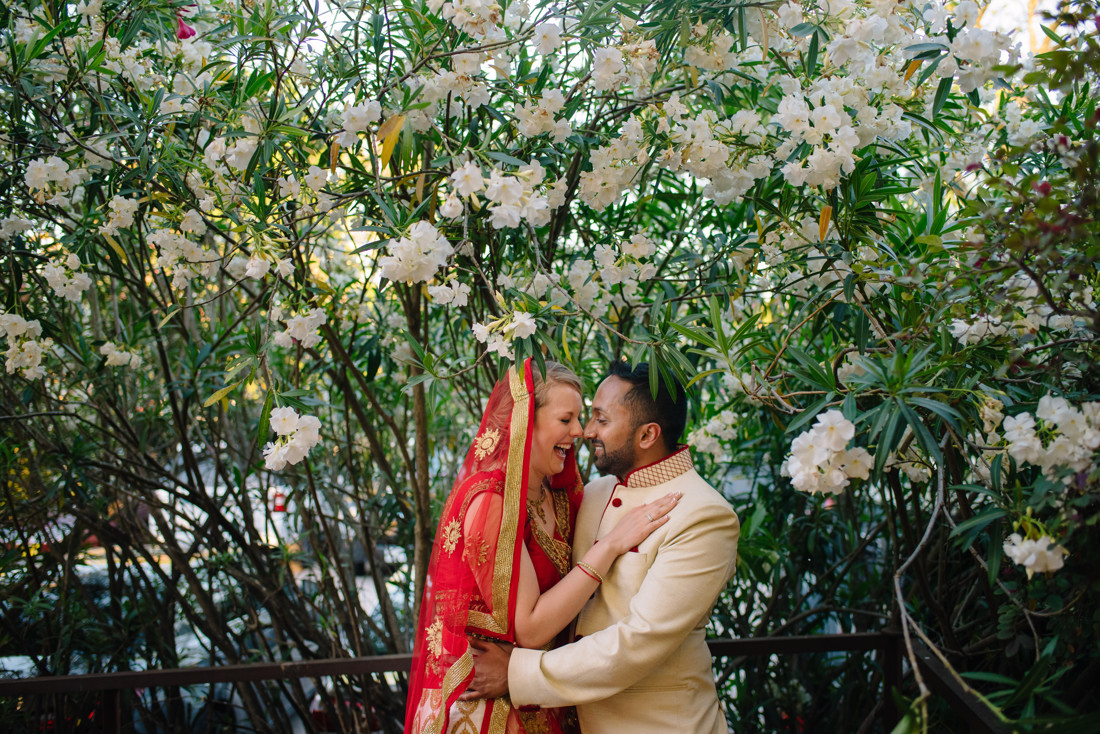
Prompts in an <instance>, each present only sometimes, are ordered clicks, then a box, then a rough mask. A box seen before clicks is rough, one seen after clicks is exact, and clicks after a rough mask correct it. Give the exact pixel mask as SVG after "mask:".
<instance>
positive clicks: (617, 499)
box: [611, 497, 623, 507]
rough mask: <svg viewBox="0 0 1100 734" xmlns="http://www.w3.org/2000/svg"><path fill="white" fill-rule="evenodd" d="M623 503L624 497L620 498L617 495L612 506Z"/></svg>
mask: <svg viewBox="0 0 1100 734" xmlns="http://www.w3.org/2000/svg"><path fill="white" fill-rule="evenodd" d="M622 503H623V501H622V499H620V498H618V497H616V498H615V499H613V500H611V506H612V507H618V506H619V505H621V504H622Z"/></svg>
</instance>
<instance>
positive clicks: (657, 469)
mask: <svg viewBox="0 0 1100 734" xmlns="http://www.w3.org/2000/svg"><path fill="white" fill-rule="evenodd" d="M694 468H695V462H694V461H692V459H691V449H690V448H689V447H688V446H681V447H680V448H678V449H677V450H676V451H674V452H673V453H671V454H669V455H668V456H666V457H665V458H663V459H661V460H660V461H655V462H653V463H652V464H648V465H646V466H643V467H642V468H641V469H635V470H634V471H632V472H630V473H629V474H627V475H626V478H625V479H624V480H623V482H622V483H623V484H624V485H626V486H627V487H656V486H657V485H658V484H664V483H665V482H671V481H672V480H673V479H675V478H676V477H678V476H680V475H681V474H686V473H687V472H689V471H691V470H692V469H694Z"/></svg>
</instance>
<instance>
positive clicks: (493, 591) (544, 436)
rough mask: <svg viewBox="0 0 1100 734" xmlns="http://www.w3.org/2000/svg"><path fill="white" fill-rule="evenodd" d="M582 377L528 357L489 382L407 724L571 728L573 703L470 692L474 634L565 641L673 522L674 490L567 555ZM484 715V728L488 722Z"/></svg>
mask: <svg viewBox="0 0 1100 734" xmlns="http://www.w3.org/2000/svg"><path fill="white" fill-rule="evenodd" d="M581 410H582V402H581V382H580V379H579V378H578V377H577V376H576V375H575V374H573V372H572V371H570V370H569V369H568V368H567V367H565V366H563V365H561V364H558V363H556V362H547V363H546V370H545V376H543V375H541V374H539V370H538V369H537V368H533V367H532V364H531V360H530V359H528V360H526V362H525V363H524V364H523V366H522V368H520V369H517V368H516V367H513V368H512V369H510V370H509V371H508V375H507V376H506V377H504V378H503V379H501V380H500V381H499V382H498V383H497V384H496V386H495V387H494V388H493V392H492V394H491V395H490V396H489V402H488V404H487V405H486V408H485V413H484V415H483V417H482V419H481V426H480V429H479V430H478V433H477V437H476V438H475V439H474V442H473V445H472V446H471V447H470V450H469V452H468V453H467V455H466V460H465V462H464V463H463V465H462V469H461V470H460V471H459V473H458V477H457V478H456V480H455V484H454V488H453V489H452V490H451V493H450V495H449V496H448V498H447V502H446V504H445V505H444V507H443V514H442V516H441V517H440V521H439V527H438V529H437V531H436V537H435V545H434V546H433V549H432V558H431V562H430V563H429V567H428V577H427V580H426V582H425V585H424V598H423V600H422V602H421V605H420V623H419V626H418V627H417V634H416V646H415V650H414V654H413V666H412V675H411V678H410V680H409V696H408V701H407V704H406V712H405V732H406V734H421V733H422V732H433V733H439V734H443V732H454V733H465V732H470V734H478V733H479V732H483V731H488V732H494V733H495V732H501V733H504V734H520V733H526V734H536V733H539V734H541V733H542V732H551V733H553V734H567V733H568V732H575V731H577V729H576V717H575V714H574V713H573V710H572V709H534V710H530V711H528V710H520V709H516V708H514V707H512V706H511V704H510V703H509V701H508V699H507V698H499V699H488V700H476V701H464V700H459V696H461V695H462V693H463V692H464V691H465V690H466V687H467V686H468V685H469V683H470V679H471V678H472V675H473V657H472V652H471V648H470V643H469V638H470V637H474V638H480V639H483V640H491V641H494V642H506V643H511V644H514V645H519V646H521V647H544V648H550V647H553V646H556V645H558V644H563V643H564V642H567V641H568V640H567V639H564V638H566V637H567V635H568V633H567V632H565V633H563V630H565V628H566V627H567V626H568V625H569V623H570V622H571V621H572V620H573V618H574V617H576V615H577V613H578V612H580V610H581V607H583V606H584V604H585V602H586V601H588V599H589V597H591V596H592V594H593V593H594V592H595V591H596V590H597V588H598V587H599V585H600V583H602V581H603V576H604V574H606V573H607V572H608V570H609V569H610V568H611V564H612V563H613V562H614V561H615V559H616V558H618V557H619V556H620V555H621V554H623V553H625V552H627V551H629V550H630V549H632V548H634V547H635V546H637V545H638V543H640V542H641V541H642V540H644V539H645V538H646V537H648V536H649V534H650V533H651V532H653V531H654V530H655V529H657V528H658V527H660V526H661V525H662V524H664V523H665V522H666V521H667V519H668V518H667V517H666V514H667V513H668V511H669V510H671V509H672V507H673V506H675V504H676V502H677V501H678V499H679V497H678V496H677V495H668V496H666V497H664V498H662V499H660V500H658V501H656V502H652V503H650V504H649V505H648V506H646V505H642V506H640V507H638V508H636V509H635V510H633V511H631V513H629V514H628V515H626V516H625V517H624V518H623V519H622V520H621V521H620V522H619V524H618V525H617V526H616V527H615V529H614V530H613V531H612V532H611V533H610V534H609V535H608V536H607V537H605V538H603V539H602V540H601V541H600V542H599V543H597V544H596V545H595V546H593V548H592V549H591V550H590V551H589V552H588V553H586V554H585V556H584V558H582V559H581V560H579V561H577V563H576V564H572V563H571V560H572V545H573V525H574V522H575V520H576V517H577V509H578V508H579V507H580V501H581V496H582V494H583V486H582V484H581V481H580V475H579V472H578V470H577V461H576V456H575V453H574V446H573V443H574V441H575V440H576V439H577V438H579V437H580V436H581V435H582V428H581ZM486 725H487V726H486Z"/></svg>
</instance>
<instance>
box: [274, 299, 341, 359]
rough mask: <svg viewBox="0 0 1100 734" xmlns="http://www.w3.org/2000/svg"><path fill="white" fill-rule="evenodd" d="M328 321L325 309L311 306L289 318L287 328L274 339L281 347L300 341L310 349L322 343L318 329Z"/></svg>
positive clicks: (299, 342)
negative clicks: (307, 309)
mask: <svg viewBox="0 0 1100 734" xmlns="http://www.w3.org/2000/svg"><path fill="white" fill-rule="evenodd" d="M327 321H328V314H326V313H325V311H324V309H321V308H316V307H315V308H311V309H310V310H309V311H306V312H305V313H300V314H298V315H297V316H291V317H290V318H289V319H287V320H286V329H284V330H283V331H280V332H278V333H276V334H275V336H274V337H272V340H273V341H274V342H275V344H277V345H278V346H280V347H292V346H294V344H295V343H298V344H300V345H301V346H302V348H303V349H310V348H312V347H315V346H317V345H318V344H320V342H321V335H320V334H319V333H318V329H320V328H321V324H323V323H325V322H327Z"/></svg>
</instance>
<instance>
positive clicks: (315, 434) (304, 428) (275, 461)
mask: <svg viewBox="0 0 1100 734" xmlns="http://www.w3.org/2000/svg"><path fill="white" fill-rule="evenodd" d="M271 430H273V431H275V434H276V435H277V438H276V439H275V440H274V441H269V442H268V444H267V445H266V446H264V466H265V467H266V468H267V469H269V470H270V471H281V470H282V469H283V468H284V467H285V466H286V465H287V464H297V463H298V462H299V461H301V460H302V459H304V458H306V455H307V454H308V453H309V450H310V449H311V448H313V447H314V446H316V445H317V444H318V443H320V442H321V421H320V420H319V419H318V418H317V417H316V416H312V415H298V411H296V410H294V408H290V407H286V408H275V409H273V410H272V411H271Z"/></svg>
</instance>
